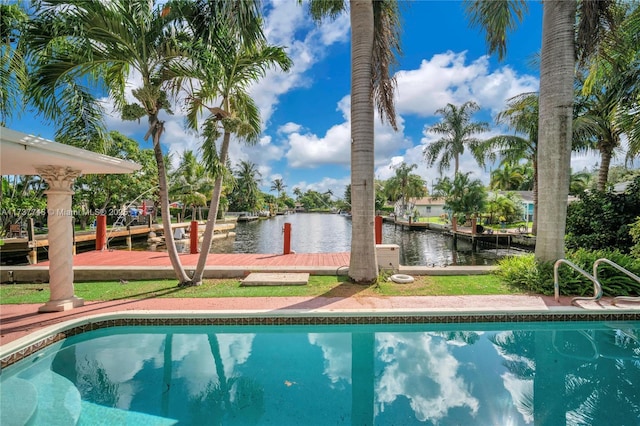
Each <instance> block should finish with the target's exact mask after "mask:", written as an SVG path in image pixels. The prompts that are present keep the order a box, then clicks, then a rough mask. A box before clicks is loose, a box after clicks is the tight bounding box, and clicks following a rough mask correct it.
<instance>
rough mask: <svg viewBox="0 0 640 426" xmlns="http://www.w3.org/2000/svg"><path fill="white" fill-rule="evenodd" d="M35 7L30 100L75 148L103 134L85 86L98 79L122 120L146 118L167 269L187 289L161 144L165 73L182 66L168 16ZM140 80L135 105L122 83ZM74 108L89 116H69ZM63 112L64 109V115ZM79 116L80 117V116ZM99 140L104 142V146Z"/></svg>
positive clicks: (73, 2) (78, 0)
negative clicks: (155, 168) (136, 76)
mask: <svg viewBox="0 0 640 426" xmlns="http://www.w3.org/2000/svg"><path fill="white" fill-rule="evenodd" d="M50 3H53V7H50V6H49V4H45V3H42V4H40V3H38V5H37V6H38V7H36V9H35V19H34V21H33V22H32V25H31V27H30V29H29V38H28V47H29V49H30V51H32V52H37V53H36V55H37V56H36V57H35V66H34V68H33V70H32V74H33V85H32V89H33V91H32V93H31V94H32V96H34V97H35V100H36V101H37V103H38V106H39V107H40V108H41V109H42V110H43V111H45V114H46V115H47V116H49V117H51V118H60V117H61V116H62V114H63V113H64V112H65V111H66V112H68V113H69V114H68V115H64V120H65V121H64V126H63V128H62V130H63V132H64V133H65V135H63V136H62V138H63V139H67V140H68V139H71V140H74V141H77V140H79V139H82V138H83V137H86V138H91V137H93V136H95V135H96V134H99V133H100V132H101V129H102V128H103V126H102V119H101V115H100V114H99V111H100V109H99V107H97V103H96V102H95V99H94V97H93V95H92V94H91V92H90V91H89V90H88V89H87V88H83V86H82V84H83V83H86V81H87V80H88V81H90V82H91V81H93V80H96V79H98V78H100V81H101V82H102V83H103V84H104V86H105V89H106V90H107V91H108V93H109V95H110V96H111V97H112V98H113V99H114V101H115V105H116V107H117V108H118V109H119V110H120V112H121V114H122V118H123V119H136V120H137V119H140V118H141V117H144V116H146V117H147V119H148V121H149V130H148V132H147V134H146V135H145V139H148V138H149V137H151V140H152V142H153V149H154V154H155V159H156V162H157V166H158V184H159V192H160V204H161V205H160V207H161V214H162V224H163V231H164V237H165V241H166V245H167V252H168V254H169V259H170V260H171V265H172V267H173V269H174V270H175V272H176V276H177V278H178V281H179V283H180V284H182V283H185V282H188V281H189V277H188V276H187V274H186V272H185V270H184V268H183V267H182V264H181V263H180V258H179V257H178V252H177V250H176V247H175V244H174V241H173V233H172V232H171V219H170V216H169V198H168V186H167V174H166V167H165V163H164V158H163V152H162V147H161V144H160V140H161V136H162V133H163V132H164V122H163V121H162V120H161V118H160V114H161V112H162V111H163V110H164V111H165V112H167V113H171V110H170V109H169V102H168V99H167V93H166V90H167V89H168V88H169V86H170V84H171V77H169V75H170V74H168V73H167V71H168V70H169V69H170V68H171V67H172V66H173V65H174V64H176V63H180V62H181V61H183V60H184V59H185V52H183V51H181V50H180V49H179V48H178V45H177V43H176V37H175V35H174V34H173V32H172V31H170V28H168V26H167V24H168V23H169V22H170V19H171V16H166V14H164V13H163V11H162V9H161V8H160V7H154V4H153V2H131V1H129V0H114V1H110V2H86V1H83V0H69V1H64V2H50ZM133 72H137V73H139V75H140V80H141V83H140V85H139V86H138V87H137V88H135V89H134V90H133V91H132V93H133V97H134V98H135V101H136V103H133V104H128V103H127V100H126V98H125V88H126V84H127V78H128V77H129V76H130V75H131V73H133ZM78 104H82V105H83V106H86V109H81V110H76V111H73V113H70V111H69V108H71V107H76V108H77V105H78ZM65 108H66V109H65ZM78 111H83V113H82V114H79V113H78ZM102 140H104V139H102Z"/></svg>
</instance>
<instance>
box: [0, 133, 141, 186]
mask: <svg viewBox="0 0 640 426" xmlns="http://www.w3.org/2000/svg"><path fill="white" fill-rule="evenodd" d="M48 166H59V167H70V168H72V169H75V170H79V171H80V173H81V174H83V175H87V174H123V173H132V172H135V171H136V170H140V168H141V167H142V166H140V165H139V164H136V163H133V162H131V161H127V160H122V159H120V158H115V157H110V156H108V155H103V154H99V153H97V152H92V151H87V150H85V149H80V148H76V147H73V146H70V145H65V144H62V143H59V142H54V141H51V140H48V139H44V138H41V137H39V136H33V135H28V134H26V133H22V132H18V131H15V130H11V129H7V128H6V127H0V173H1V174H2V175H3V176H7V175H37V174H39V173H38V169H40V168H42V167H48Z"/></svg>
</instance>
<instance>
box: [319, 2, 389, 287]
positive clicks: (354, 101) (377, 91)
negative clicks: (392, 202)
mask: <svg viewBox="0 0 640 426" xmlns="http://www.w3.org/2000/svg"><path fill="white" fill-rule="evenodd" d="M345 7H346V2H345V1H341V0H337V1H326V0H311V2H310V11H311V14H312V16H313V17H314V18H315V19H321V18H322V17H323V16H336V15H337V14H339V13H340V12H342V11H343V10H345ZM349 11H350V12H349V13H350V19H351V206H352V208H351V213H352V228H351V260H350V263H349V278H350V279H351V280H352V281H354V282H356V283H360V284H366V285H368V284H372V283H374V282H376V280H377V278H378V265H377V260H376V251H375V232H374V218H375V176H374V175H375V173H374V134H373V123H374V105H375V104H377V107H378V111H379V112H380V116H381V118H382V119H383V120H384V119H385V117H386V118H387V119H388V120H389V123H390V124H391V126H392V127H393V128H394V129H396V128H397V125H396V117H395V107H394V102H393V93H394V89H395V80H394V78H392V77H391V75H390V72H389V71H390V68H391V67H392V66H393V65H395V63H396V57H395V54H396V53H397V52H399V51H400V44H399V43H400V42H399V40H400V37H399V28H400V21H399V12H398V2H397V0H379V1H373V0H350V1H349Z"/></svg>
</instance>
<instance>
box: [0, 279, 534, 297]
mask: <svg viewBox="0 0 640 426" xmlns="http://www.w3.org/2000/svg"><path fill="white" fill-rule="evenodd" d="M415 278H416V280H415V281H414V282H413V283H410V284H396V283H393V282H388V281H380V282H379V283H378V284H377V285H373V286H370V287H365V286H361V285H355V284H351V283H349V282H347V278H346V277H336V276H311V277H310V279H309V284H308V285H305V286H264V287H240V280H238V279H214V280H205V281H204V283H203V284H202V286H199V287H177V282H176V281H175V280H146V281H129V282H128V283H126V284H121V283H119V282H117V281H106V282H89V283H76V284H75V285H74V287H75V294H76V296H78V297H81V298H83V299H85V300H87V301H105V300H118V299H145V298H152V297H177V298H180V297H194V298H195V297H261V296H270V297H284V296H310V297H314V296H325V297H349V296H379V297H380V296H381V297H384V296H460V295H490V294H495V295H498V294H522V293H521V292H518V291H515V290H513V289H510V288H509V287H507V286H506V285H505V284H503V283H502V282H501V281H500V278H498V277H497V276H495V275H469V276H437V277H434V276H418V277H415ZM48 300H49V285H48V284H2V285H0V304H14V303H44V302H47V301H48Z"/></svg>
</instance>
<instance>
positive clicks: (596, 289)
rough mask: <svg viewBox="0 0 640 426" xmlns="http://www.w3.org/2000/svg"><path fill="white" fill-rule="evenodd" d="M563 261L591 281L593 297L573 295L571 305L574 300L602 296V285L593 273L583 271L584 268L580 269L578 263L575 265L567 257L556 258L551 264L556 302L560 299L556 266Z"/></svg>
mask: <svg viewBox="0 0 640 426" xmlns="http://www.w3.org/2000/svg"><path fill="white" fill-rule="evenodd" d="M563 263H564V264H566V265H569V266H570V267H572V268H573V269H575V270H576V271H578V272H579V273H580V274H582V275H583V276H584V277H585V278H587V279H589V280H590V281H592V282H593V297H584V296H578V297H574V298H573V299H571V304H572V305H573V302H575V301H576V300H593V301H595V300H600V298H601V297H602V286H601V285H600V282H599V281H598V280H597V279H596V278H595V277H594V276H593V275H591V274H589V273H588V272H587V271H585V270H584V269H582V268H581V267H579V266H578V265H576V264H575V263H573V262H571V261H569V260H567V259H558V260H557V261H556V263H554V265H553V289H554V295H555V299H556V302H558V301H559V300H560V283H559V274H558V268H559V267H560V265H561V264H563Z"/></svg>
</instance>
